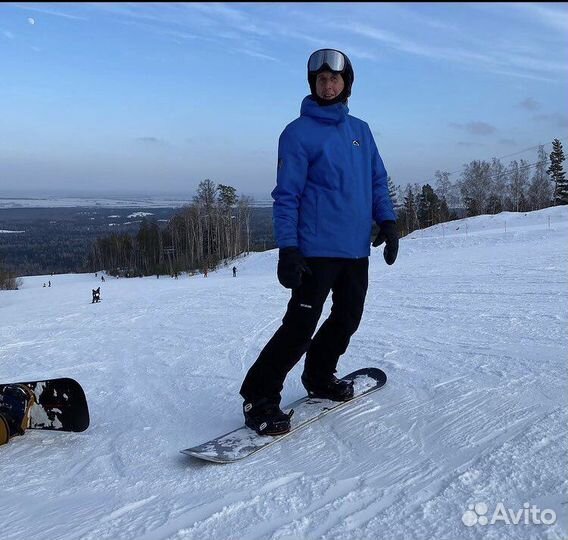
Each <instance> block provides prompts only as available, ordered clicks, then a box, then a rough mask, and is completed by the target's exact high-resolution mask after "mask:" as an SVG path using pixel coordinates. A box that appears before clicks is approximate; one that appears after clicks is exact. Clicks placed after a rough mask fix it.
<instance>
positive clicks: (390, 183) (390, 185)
mask: <svg viewBox="0 0 568 540" xmlns="http://www.w3.org/2000/svg"><path fill="white" fill-rule="evenodd" d="M387 185H388V188H389V195H390V198H391V201H392V205H393V207H394V209H395V211H396V210H398V208H399V207H400V203H399V202H398V195H397V189H396V186H395V185H394V182H393V181H392V178H391V177H390V176H388V177H387Z"/></svg>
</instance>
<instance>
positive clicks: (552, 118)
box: [533, 114, 568, 128]
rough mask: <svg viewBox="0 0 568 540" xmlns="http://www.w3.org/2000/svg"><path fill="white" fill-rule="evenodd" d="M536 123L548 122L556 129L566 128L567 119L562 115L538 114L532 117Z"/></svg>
mask: <svg viewBox="0 0 568 540" xmlns="http://www.w3.org/2000/svg"><path fill="white" fill-rule="evenodd" d="M533 120H536V121H537V122H549V123H550V124H553V125H555V126H556V127H560V128H565V127H568V117H567V116H565V115H563V114H539V115H537V116H534V117H533Z"/></svg>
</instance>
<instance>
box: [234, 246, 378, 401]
mask: <svg viewBox="0 0 568 540" xmlns="http://www.w3.org/2000/svg"><path fill="white" fill-rule="evenodd" d="M306 262H307V264H308V266H309V267H310V270H311V271H312V275H308V274H306V273H304V274H303V278H302V285H301V286H300V287H298V288H297V289H294V290H293V291H292V298H291V299H290V301H289V303H288V309H287V311H286V314H285V315H284V318H283V319H282V325H281V326H280V328H279V329H278V330H277V331H276V333H275V334H274V336H273V337H272V338H271V339H270V341H269V342H268V343H267V344H266V346H265V347H264V349H263V350H262V352H261V353H260V355H259V357H258V358H257V360H256V362H255V363H254V364H253V366H252V367H251V368H250V370H249V372H248V373H247V375H246V377H245V380H244V382H243V384H242V386H241V390H240V394H241V396H242V397H243V398H244V399H245V400H246V401H253V402H254V401H257V400H258V399H263V398H268V399H270V400H274V401H276V402H278V403H280V393H281V392H282V388H283V386H284V380H285V378H286V375H287V374H288V372H289V371H290V370H291V369H292V368H293V367H294V366H295V365H296V364H297V363H298V361H299V360H300V358H301V357H302V355H303V354H304V353H306V359H305V364H304V372H305V373H307V374H308V376H309V378H310V379H316V380H317V379H319V378H321V379H325V378H327V377H329V376H331V375H332V374H333V373H335V371H336V367H337V363H338V361H339V357H340V356H341V355H342V354H343V353H344V352H345V351H346V349H347V346H348V345H349V340H350V339H351V336H352V335H353V334H354V333H355V331H356V330H357V328H358V326H359V322H360V321H361V316H362V315H363V306H364V303H365V296H366V294H367V286H368V273H369V259H368V257H364V258H361V259H339V258H327V257H313V258H306ZM330 291H331V292H332V297H331V298H332V307H331V313H330V315H329V317H328V318H327V319H326V320H325V321H324V323H323V324H322V325H321V327H320V328H319V330H318V332H317V333H316V335H315V336H314V337H313V339H312V336H313V334H314V332H315V330H316V326H317V323H318V321H319V318H320V316H321V313H322V309H323V306H324V303H325V301H326V299H327V297H328V295H329V293H330Z"/></svg>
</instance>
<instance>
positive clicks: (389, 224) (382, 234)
mask: <svg viewBox="0 0 568 540" xmlns="http://www.w3.org/2000/svg"><path fill="white" fill-rule="evenodd" d="M383 242H386V245H385V249H384V251H383V257H384V258H385V262H386V263H387V264H393V263H394V261H396V256H397V255H398V231H397V229H396V221H383V222H381V223H380V225H379V232H378V233H377V236H376V237H375V240H374V242H373V247H377V246H380V245H381V244H382V243H383Z"/></svg>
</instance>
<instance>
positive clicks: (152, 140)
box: [135, 137, 168, 146]
mask: <svg viewBox="0 0 568 540" xmlns="http://www.w3.org/2000/svg"><path fill="white" fill-rule="evenodd" d="M135 141H136V142H137V143H140V144H144V145H147V146H168V143H167V142H166V141H165V140H163V139H160V138H158V137H136V139H135Z"/></svg>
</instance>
